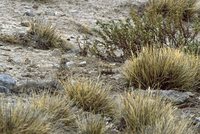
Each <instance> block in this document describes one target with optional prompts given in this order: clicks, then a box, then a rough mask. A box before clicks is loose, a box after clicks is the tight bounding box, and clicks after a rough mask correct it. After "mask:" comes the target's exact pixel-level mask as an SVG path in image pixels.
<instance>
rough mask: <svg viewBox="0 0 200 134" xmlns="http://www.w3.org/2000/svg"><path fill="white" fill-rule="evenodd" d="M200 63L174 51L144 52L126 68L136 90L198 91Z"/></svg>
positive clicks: (154, 50)
mask: <svg viewBox="0 0 200 134" xmlns="http://www.w3.org/2000/svg"><path fill="white" fill-rule="evenodd" d="M198 62H199V60H198V58H196V57H195V56H192V55H189V54H185V53H183V52H181V51H180V50H177V49H173V48H160V49H158V48H143V50H142V52H141V53H139V54H138V57H132V58H131V59H130V60H128V61H127V62H126V63H125V65H124V66H123V67H122V73H123V75H124V77H125V78H126V79H127V81H128V82H129V83H130V84H131V85H134V86H135V87H136V88H142V89H147V88H148V87H151V88H154V89H164V90H167V89H179V90H191V89H192V90H195V89H196V88H197V87H196V85H197V84H198V83H199V81H198V79H197V72H198V68H199V65H198V64H199V63H198Z"/></svg>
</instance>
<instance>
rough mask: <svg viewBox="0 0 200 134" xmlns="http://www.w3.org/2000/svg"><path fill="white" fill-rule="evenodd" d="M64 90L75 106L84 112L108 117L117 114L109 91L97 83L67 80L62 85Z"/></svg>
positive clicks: (83, 80)
mask: <svg viewBox="0 0 200 134" xmlns="http://www.w3.org/2000/svg"><path fill="white" fill-rule="evenodd" d="M64 88H65V90H66V93H67V95H68V96H69V98H70V99H71V100H72V101H74V103H75V105H76V106H77V107H79V108H82V109H83V110H84V111H89V112H93V113H95V114H97V113H100V114H103V115H105V116H110V117H113V116H114V115H116V113H117V112H116V111H115V110H116V109H115V103H114V102H113V100H112V97H110V92H109V89H106V88H104V86H103V85H102V83H100V82H99V81H97V82H95V81H93V80H88V79H79V80H77V81H74V80H68V82H66V83H65V84H64Z"/></svg>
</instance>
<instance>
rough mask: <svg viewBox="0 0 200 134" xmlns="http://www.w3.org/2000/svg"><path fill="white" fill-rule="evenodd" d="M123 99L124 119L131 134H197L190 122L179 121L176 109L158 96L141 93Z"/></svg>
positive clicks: (126, 94)
mask: <svg viewBox="0 0 200 134" xmlns="http://www.w3.org/2000/svg"><path fill="white" fill-rule="evenodd" d="M121 97H122V103H123V109H122V118H123V119H124V120H125V123H126V130H125V131H126V132H127V133H131V134H134V133H136V134H147V133H148V134H195V132H194V131H193V128H192V127H191V126H192V124H191V122H190V121H189V120H185V119H178V117H177V116H176V115H175V113H176V108H175V107H173V106H172V104H171V103H169V102H166V101H165V100H164V99H163V98H161V97H160V96H158V95H153V94H152V93H151V92H149V93H146V94H144V93H141V92H137V93H136V92H131V93H125V94H124V95H123V96H121Z"/></svg>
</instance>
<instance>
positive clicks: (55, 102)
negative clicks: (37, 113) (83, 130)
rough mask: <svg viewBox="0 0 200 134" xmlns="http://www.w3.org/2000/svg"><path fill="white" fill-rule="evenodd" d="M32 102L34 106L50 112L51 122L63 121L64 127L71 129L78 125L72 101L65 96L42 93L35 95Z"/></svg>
mask: <svg viewBox="0 0 200 134" xmlns="http://www.w3.org/2000/svg"><path fill="white" fill-rule="evenodd" d="M31 104H32V106H33V108H37V109H40V110H41V111H43V112H45V113H48V114H49V116H50V117H49V121H50V122H51V123H53V124H57V123H58V124H59V123H63V124H64V127H66V128H70V129H73V128H74V127H76V123H75V120H76V119H75V115H74V113H73V111H72V107H71V102H70V101H69V100H68V99H67V98H66V97H65V96H61V95H56V96H55V95H51V94H48V93H41V95H34V96H33V98H32V99H31Z"/></svg>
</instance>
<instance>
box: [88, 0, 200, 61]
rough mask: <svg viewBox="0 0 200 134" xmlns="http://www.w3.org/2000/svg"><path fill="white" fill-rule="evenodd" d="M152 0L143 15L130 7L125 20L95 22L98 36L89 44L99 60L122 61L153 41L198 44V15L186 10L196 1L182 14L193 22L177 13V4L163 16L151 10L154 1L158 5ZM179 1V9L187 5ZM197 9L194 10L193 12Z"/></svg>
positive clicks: (178, 44)
mask: <svg viewBox="0 0 200 134" xmlns="http://www.w3.org/2000/svg"><path fill="white" fill-rule="evenodd" d="M153 1H154V0H153ZM155 1H156V0H155ZM161 1H162V0H161ZM168 1H170V0H168ZM163 2H164V0H163ZM190 2H191V1H189V3H190ZM154 3H156V2H150V5H149V6H147V7H146V8H145V10H144V13H143V14H142V15H139V14H138V13H137V12H136V11H135V10H131V13H130V15H131V17H130V19H127V20H125V21H122V20H119V21H111V22H107V23H102V22H99V23H97V25H98V26H99V28H98V29H96V35H97V39H96V40H95V41H94V42H93V43H91V44H93V45H91V44H90V43H89V44H90V45H88V46H89V50H90V52H91V53H92V54H94V55H96V56H98V57H100V58H102V59H106V60H118V61H123V60H125V59H127V58H129V57H130V56H132V55H137V52H138V51H141V48H142V47H144V46H151V45H152V44H153V45H155V44H156V45H157V46H159V47H165V46H169V47H173V48H174V47H175V48H178V47H185V46H188V45H190V44H194V43H196V44H198V45H199V41H198V37H197V35H198V34H199V31H200V22H199V21H198V16H196V15H192V14H193V13H192V12H193V10H194V9H193V10H192V9H191V10H192V11H191V13H190V10H189V9H190V6H191V7H194V6H195V4H196V3H192V2H191V5H189V7H188V10H189V11H188V12H187V13H182V14H188V15H186V17H189V16H192V22H189V21H185V20H184V19H183V15H181V16H180V13H179V12H180V11H179V8H178V7H179V6H178V7H176V8H175V7H174V9H171V10H173V11H172V13H169V15H165V16H164V15H162V14H161V13H160V14H159V13H158V12H159V11H157V10H161V9H155V10H154V6H158V5H159V2H158V3H156V4H158V5H156V4H155V5H154ZM161 3H162V2H161ZM172 3H174V2H172ZM170 4H171V3H170ZM170 4H169V5H170ZM179 4H181V9H182V8H183V7H185V6H186V5H187V3H179ZM160 5H162V4H160ZM160 5H159V6H160ZM172 5H173V4H172ZM159 6H158V7H157V8H159ZM170 6H171V5H170ZM160 8H164V7H160ZM181 9H180V10H181ZM162 10H164V9H162ZM171 10H170V12H171ZM174 10H175V11H174ZM185 10H186V9H185ZM182 12H186V11H182ZM196 12H197V9H196V10H195V11H194V14H195V13H196ZM186 17H185V18H186ZM189 18H191V17H189ZM118 51H120V53H119V52H118Z"/></svg>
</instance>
